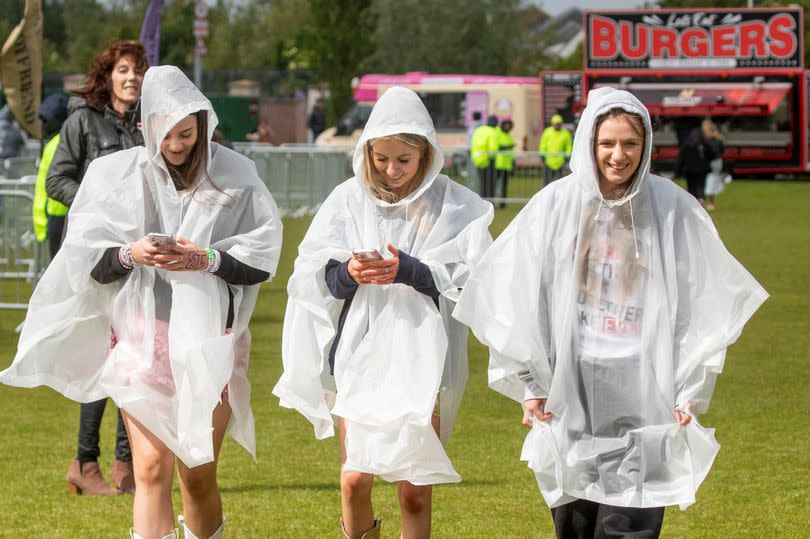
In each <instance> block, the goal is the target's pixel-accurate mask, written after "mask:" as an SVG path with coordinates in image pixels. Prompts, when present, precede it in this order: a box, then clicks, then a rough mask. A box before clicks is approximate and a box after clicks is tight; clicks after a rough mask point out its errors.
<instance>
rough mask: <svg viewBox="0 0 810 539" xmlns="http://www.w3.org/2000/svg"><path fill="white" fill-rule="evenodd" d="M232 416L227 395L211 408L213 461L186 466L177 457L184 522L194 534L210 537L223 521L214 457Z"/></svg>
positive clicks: (216, 457)
mask: <svg viewBox="0 0 810 539" xmlns="http://www.w3.org/2000/svg"><path fill="white" fill-rule="evenodd" d="M230 419H231V405H230V404H229V403H228V400H227V398H225V399H223V401H222V403H221V404H219V405H218V406H217V407H216V408H214V414H213V417H212V424H213V426H214V432H213V438H214V439H213V442H214V462H209V463H208V464H203V465H201V466H195V467H194V468H189V467H188V466H186V465H185V464H183V463H182V462H180V461H179V460H178V461H177V475H178V476H179V477H180V494H181V495H182V498H183V519H184V520H185V525H186V527H188V529H189V530H191V532H192V533H194V535H196V536H197V537H211V535H213V534H214V532H215V531H217V529H218V528H219V526H220V525H221V524H222V498H221V497H220V495H219V487H218V486H217V461H218V460H219V451H220V449H222V440H223V439H224V438H225V430H226V429H227V428H228V422H229V421H230Z"/></svg>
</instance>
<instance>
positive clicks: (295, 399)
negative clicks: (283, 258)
mask: <svg viewBox="0 0 810 539" xmlns="http://www.w3.org/2000/svg"><path fill="white" fill-rule="evenodd" d="M397 133H413V134H418V135H422V136H425V137H427V139H428V140H429V141H430V143H431V145H432V153H433V162H432V167H431V169H430V170H429V172H428V173H427V175H426V177H425V179H424V181H423V183H422V184H421V186H420V187H419V188H418V189H417V190H416V191H414V192H413V193H412V194H410V195H409V196H407V197H406V198H404V199H402V200H401V201H399V202H396V203H387V202H384V201H382V200H380V199H378V198H376V197H374V196H373V195H371V194H370V192H368V191H367V190H366V188H364V186H363V182H362V179H361V178H362V175H363V174H364V172H363V161H364V154H363V148H364V146H365V144H366V143H367V142H368V141H369V140H372V139H376V138H379V137H383V136H386V135H393V134H397ZM443 162H444V158H443V155H442V152H441V150H440V149H439V145H438V142H437V139H436V132H435V130H434V128H433V123H432V121H431V119H430V116H429V115H428V113H427V110H426V109H425V107H424V105H423V104H422V102H421V101H420V99H419V97H418V96H417V95H416V94H415V93H414V92H412V91H411V90H407V89H404V88H399V87H395V88H391V89H389V90H388V91H386V92H385V94H383V96H382V97H381V98H380V100H379V101H378V102H377V104H376V105H375V106H374V110H373V111H372V113H371V116H370V117H369V120H368V123H367V124H366V127H365V130H364V131H363V134H362V136H361V137H360V141H359V142H358V144H357V148H356V149H355V153H354V162H353V165H354V172H355V177H353V178H351V179H349V180H347V181H346V182H344V183H342V184H341V185H339V186H338V187H337V188H335V190H334V191H333V192H332V193H331V194H330V196H329V198H328V199H327V200H326V201H325V202H324V204H323V206H322V207H321V208H320V210H319V211H318V214H317V215H316V216H315V218H314V220H313V222H312V225H311V226H310V228H309V231H308V232H307V235H306V237H305V238H304V241H303V242H302V243H301V246H300V247H299V256H298V258H297V259H296V261H295V270H294V272H293V275H292V277H291V278H290V281H289V284H288V286H287V291H288V294H289V300H288V303H287V312H286V314H285V317H284V333H283V340H282V358H283V362H284V374H283V375H282V377H281V379H280V381H279V382H278V384H277V385H276V387H275V389H274V390H273V393H274V394H275V395H277V396H278V397H279V398H280V401H281V405H282V406H284V407H288V408H295V409H296V410H298V411H299V412H300V413H301V414H303V415H304V416H305V417H306V418H307V419H309V421H311V422H312V424H313V425H314V427H315V436H316V437H317V438H319V439H322V438H326V437H328V436H332V435H333V434H334V427H333V422H332V416H331V414H334V415H336V416H339V417H342V418H344V419H345V420H346V422H347V434H346V463H345V465H344V468H343V469H344V471H357V472H365V473H372V474H376V475H379V476H381V477H383V478H384V479H386V480H387V481H400V480H407V481H410V482H411V483H413V484H416V485H425V484H434V483H447V482H456V481H459V480H460V477H459V476H458V474H457V473H456V472H455V470H454V469H453V467H452V465H451V463H450V460H449V459H448V457H447V455H446V453H445V452H444V449H443V447H442V443H441V442H440V440H439V438H438V437H437V436H436V433H435V432H434V430H433V428H432V427H431V415H432V411H433V408H434V405H435V403H436V398H437V395H439V394H441V397H440V399H439V401H440V414H441V440H442V441H444V442H446V441H447V438H448V437H449V434H450V431H451V429H452V426H453V422H454V420H455V415H456V411H457V409H458V406H459V404H460V401H461V397H462V393H463V391H464V385H465V383H466V380H467V342H466V341H467V329H466V328H465V327H464V326H462V325H461V324H459V323H458V322H456V321H455V320H453V319H452V317H451V316H450V313H451V311H452V307H453V305H454V302H455V300H456V299H457V298H458V294H459V290H460V289H461V288H462V287H463V286H464V285H465V282H466V280H467V276H468V274H469V270H470V268H471V267H472V265H473V264H474V263H475V262H476V261H477V260H478V258H479V257H480V255H481V254H482V253H483V252H484V250H485V249H486V248H487V247H488V246H489V245H490V243H491V241H492V239H491V236H490V234H489V232H488V226H489V223H490V222H491V221H492V216H493V211H492V205H491V204H490V203H489V202H486V201H484V200H482V199H481V198H480V197H479V196H478V195H477V194H475V193H473V192H472V191H470V190H468V189H466V188H465V187H462V186H461V185H459V184H457V183H455V182H454V181H452V180H451V179H450V178H448V177H447V176H444V175H442V174H440V173H439V172H440V170H441V168H442V166H443ZM388 243H391V244H393V245H394V247H396V248H398V249H400V250H402V251H403V252H405V253H407V254H409V255H411V256H414V257H416V258H418V259H419V260H420V261H421V262H423V263H425V264H427V265H428V266H429V267H430V270H431V273H432V275H433V280H434V282H435V285H436V288H437V289H438V290H439V292H440V294H441V296H440V298H439V309H437V308H436V305H435V304H434V302H433V300H432V299H431V298H430V297H428V296H426V295H424V294H421V293H419V292H417V291H416V290H414V289H413V288H412V287H410V286H407V285H404V284H391V285H386V286H382V285H361V286H360V287H359V288H358V289H357V292H356V294H355V296H354V299H353V301H352V304H351V307H350V309H349V312H348V315H347V318H346V321H345V324H344V326H343V331H342V333H341V336H340V341H339V343H338V347H337V350H336V354H335V370H334V378H332V377H331V376H330V375H329V365H328V362H327V359H328V352H329V349H330V346H331V343H332V340H333V338H334V337H335V333H336V329H337V320H338V315H339V313H340V311H341V308H342V306H343V301H342V300H337V299H335V298H334V297H333V296H332V295H331V294H330V292H329V289H328V288H327V285H326V281H325V279H324V271H325V266H326V263H327V262H328V261H329V259H335V260H338V261H345V260H348V259H349V258H350V257H351V256H352V254H351V253H352V249H359V248H377V249H378V250H379V251H380V252H381V253H387V252H388V251H387V249H386V245H387V244H388ZM335 389H336V391H337V395H336V400H335V401H334V406H332V407H330V405H329V404H328V402H331V401H332V400H333V398H335V395H334V391H335Z"/></svg>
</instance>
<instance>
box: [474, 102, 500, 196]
mask: <svg viewBox="0 0 810 539" xmlns="http://www.w3.org/2000/svg"><path fill="white" fill-rule="evenodd" d="M497 125H498V117H497V116H493V115H490V116H487V123H486V125H482V126H481V127H479V128H477V129H476V130H475V131H474V132H473V136H472V140H471V141H470V159H471V160H472V162H473V165H474V166H475V168H476V170H477V171H478V179H479V180H480V181H481V193H480V194H481V196H482V197H483V198H492V197H493V196H495V168H494V166H495V162H494V161H495V160H494V159H493V157H492V156H493V155H494V154H495V152H497V151H498V139H497V136H496V126H497Z"/></svg>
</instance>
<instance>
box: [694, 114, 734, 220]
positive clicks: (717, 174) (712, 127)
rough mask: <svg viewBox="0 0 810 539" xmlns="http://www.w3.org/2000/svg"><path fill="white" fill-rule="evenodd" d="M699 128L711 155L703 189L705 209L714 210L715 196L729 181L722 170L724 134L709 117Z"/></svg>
mask: <svg viewBox="0 0 810 539" xmlns="http://www.w3.org/2000/svg"><path fill="white" fill-rule="evenodd" d="M700 130H701V131H702V132H703V138H704V139H705V140H706V146H707V147H708V151H709V153H710V154H711V157H712V160H711V161H709V169H710V170H709V173H708V174H707V175H706V188H705V190H704V196H705V197H706V209H707V210H708V211H714V210H715V209H717V205H716V203H715V196H717V195H718V194H720V193H722V192H723V189H725V184H727V183H729V182H730V181H731V175H730V174H727V173H725V172H724V171H723V153H724V152H725V145H724V144H723V141H724V140H725V136H724V135H723V133H722V132H721V131H720V129H718V128H717V124H715V123H714V122H713V121H712V119H711V118H706V119H704V120H703V123H702V124H701V126H700Z"/></svg>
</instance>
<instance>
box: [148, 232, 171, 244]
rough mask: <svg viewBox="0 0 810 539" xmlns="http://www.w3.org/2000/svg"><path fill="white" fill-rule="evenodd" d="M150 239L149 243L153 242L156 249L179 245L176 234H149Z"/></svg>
mask: <svg viewBox="0 0 810 539" xmlns="http://www.w3.org/2000/svg"><path fill="white" fill-rule="evenodd" d="M147 236H148V237H149V241H151V242H152V245H154V246H155V247H165V246H167V245H177V240H176V239H175V237H174V234H161V233H159V232H150V233H149V234H147Z"/></svg>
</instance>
